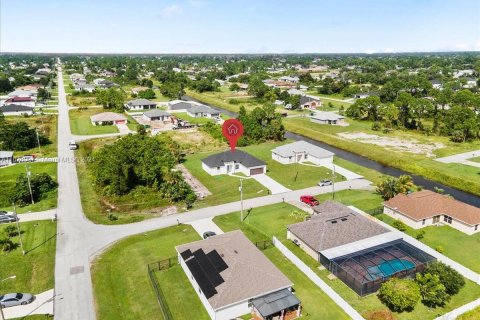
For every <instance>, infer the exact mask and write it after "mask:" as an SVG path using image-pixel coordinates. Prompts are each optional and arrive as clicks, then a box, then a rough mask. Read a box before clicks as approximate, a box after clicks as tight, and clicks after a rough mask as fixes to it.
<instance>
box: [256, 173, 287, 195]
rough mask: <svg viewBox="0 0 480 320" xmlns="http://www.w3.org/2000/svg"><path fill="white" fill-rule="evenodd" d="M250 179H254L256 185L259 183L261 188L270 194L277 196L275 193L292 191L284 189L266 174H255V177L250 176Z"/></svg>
mask: <svg viewBox="0 0 480 320" xmlns="http://www.w3.org/2000/svg"><path fill="white" fill-rule="evenodd" d="M251 177H252V178H253V179H255V180H256V181H257V182H258V183H260V184H261V185H262V186H264V187H265V188H267V189H268V190H270V194H277V193H284V192H288V191H292V190H290V189H288V188H285V187H284V186H282V185H281V184H280V183H278V182H277V181H275V180H273V179H272V178H270V177H269V176H267V175H266V174H255V175H252V176H251Z"/></svg>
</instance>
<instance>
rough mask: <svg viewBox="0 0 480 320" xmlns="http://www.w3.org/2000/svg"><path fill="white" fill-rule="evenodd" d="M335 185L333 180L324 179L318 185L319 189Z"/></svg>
mask: <svg viewBox="0 0 480 320" xmlns="http://www.w3.org/2000/svg"><path fill="white" fill-rule="evenodd" d="M332 184H333V182H332V180H327V179H323V180H322V181H320V182H319V183H318V186H319V187H325V186H331V185H332Z"/></svg>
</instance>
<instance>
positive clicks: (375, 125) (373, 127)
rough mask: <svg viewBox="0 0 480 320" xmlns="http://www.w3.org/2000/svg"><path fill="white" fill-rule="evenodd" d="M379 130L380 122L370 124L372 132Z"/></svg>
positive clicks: (380, 127)
mask: <svg viewBox="0 0 480 320" xmlns="http://www.w3.org/2000/svg"><path fill="white" fill-rule="evenodd" d="M380 129H382V125H381V124H380V122H377V121H375V122H374V123H373V124H372V130H373V131H380Z"/></svg>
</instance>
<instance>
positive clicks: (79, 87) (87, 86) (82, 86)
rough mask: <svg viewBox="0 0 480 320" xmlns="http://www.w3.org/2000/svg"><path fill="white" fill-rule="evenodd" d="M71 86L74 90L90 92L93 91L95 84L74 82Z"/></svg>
mask: <svg viewBox="0 0 480 320" xmlns="http://www.w3.org/2000/svg"><path fill="white" fill-rule="evenodd" d="M73 88H74V89H75V91H85V92H90V93H92V92H94V91H95V86H94V85H93V84H84V83H76V84H75V85H74V86H73Z"/></svg>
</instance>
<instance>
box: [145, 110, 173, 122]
mask: <svg viewBox="0 0 480 320" xmlns="http://www.w3.org/2000/svg"><path fill="white" fill-rule="evenodd" d="M143 119H145V120H146V121H170V120H171V119H172V115H171V114H170V113H168V112H166V111H163V110H159V109H155V110H150V111H146V112H144V113H143Z"/></svg>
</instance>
